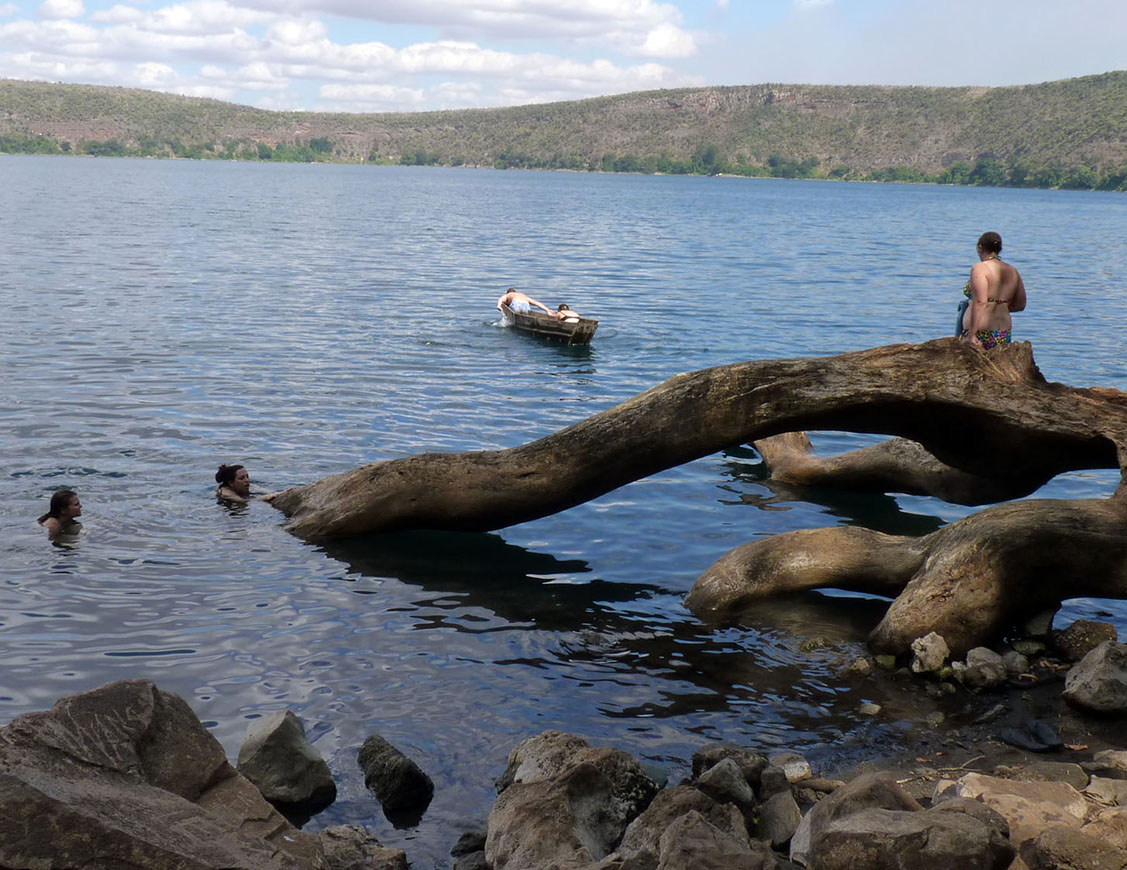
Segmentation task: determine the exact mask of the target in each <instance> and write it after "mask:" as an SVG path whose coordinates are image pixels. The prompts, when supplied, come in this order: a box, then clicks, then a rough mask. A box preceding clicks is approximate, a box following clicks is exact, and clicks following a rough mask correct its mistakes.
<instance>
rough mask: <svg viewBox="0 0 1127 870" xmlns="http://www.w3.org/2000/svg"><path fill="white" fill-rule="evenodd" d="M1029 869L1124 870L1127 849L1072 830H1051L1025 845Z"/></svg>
mask: <svg viewBox="0 0 1127 870" xmlns="http://www.w3.org/2000/svg"><path fill="white" fill-rule="evenodd" d="M1021 859H1022V860H1023V861H1024V862H1025V863H1026V866H1028V867H1029V870H1124V868H1125V867H1127V850H1124V849H1117V848H1116V847H1115V846H1112V845H1110V844H1108V843H1105V842H1102V841H1101V840H1098V839H1096V838H1095V837H1091V836H1089V835H1087V834H1085V833H1082V832H1081V831H1076V830H1073V829H1072V828H1049V829H1047V830H1045V831H1043V832H1042V833H1040V834H1039V835H1038V836H1036V837H1034V838H1032V839H1029V840H1026V841H1025V842H1024V843H1022V844H1021Z"/></svg>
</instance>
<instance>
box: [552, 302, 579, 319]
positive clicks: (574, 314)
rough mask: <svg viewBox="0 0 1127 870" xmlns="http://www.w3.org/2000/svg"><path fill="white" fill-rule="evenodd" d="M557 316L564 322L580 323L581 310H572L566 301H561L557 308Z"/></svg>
mask: <svg viewBox="0 0 1127 870" xmlns="http://www.w3.org/2000/svg"><path fill="white" fill-rule="evenodd" d="M556 318H557V319H558V320H562V321H563V322H564V323H578V322H579V312H578V311H574V310H572V308H571V307H570V306H569V305H568V304H567V303H566V302H561V303H560V304H559V307H558V308H556Z"/></svg>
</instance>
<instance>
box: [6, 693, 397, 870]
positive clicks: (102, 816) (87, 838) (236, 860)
mask: <svg viewBox="0 0 1127 870" xmlns="http://www.w3.org/2000/svg"><path fill="white" fill-rule="evenodd" d="M332 830H333V833H329V832H327V831H326V832H322V833H321V834H320V835H313V834H308V833H305V832H303V831H300V830H298V829H297V828H295V827H294V826H293V825H291V824H290V823H289V822H287V821H286V820H285V819H284V818H283V817H282V816H281V815H280V814H279V813H278V811H277V810H275V809H274V808H273V807H272V806H270V804H269V803H267V802H266V800H265V799H264V798H263V797H262V795H261V794H260V793H259V791H258V789H257V788H256V787H255V786H254V785H253V784H252V783H251V782H250V781H249V780H248V779H246V778H245V777H243V776H242V775H240V774H239V773H237V772H236V771H235V769H234V768H233V767H231V765H230V764H229V763H228V761H227V758H226V756H225V755H224V753H223V747H221V746H220V745H219V742H218V741H217V740H216V739H215V738H214V737H213V736H212V735H211V734H210V733H208V731H207V729H206V728H204V726H203V724H202V723H201V722H200V720H199V719H198V718H196V715H195V714H194V713H193V712H192V710H191V708H190V707H189V706H188V705H187V703H185V702H184V700H183V699H182V698H180V697H178V696H177V695H173V694H171V693H169V692H164V691H161V690H160V689H158V688H157V687H156V686H155V685H154V684H153V683H152V682H150V681H148V680H123V681H121V682H116V683H110V684H109V685H106V686H102V687H100V688H98V689H93V690H91V691H88V692H82V693H80V694H77V695H70V696H67V697H64V698H61V699H60V700H59V701H58V702H56V704H55V705H54V707H52V708H51V709H50V710H47V711H45V712H41V713H29V714H26V715H24V716H20V717H18V718H16V719H15V720H13V721H12V722H11V723H9V724H8V725H7V726H5V727H4V728H3V729H0V867H35V868H37V870H55V868H58V870H63V868H73V867H89V866H93V865H92V863H91V861H92V857H93V856H97V860H98V861H99V862H100V863H99V866H103V867H114V868H116V870H129V868H138V870H141V868H144V870H184V868H191V870H220V868H222V870H243V868H245V870H345V868H350V867H352V866H360V865H362V866H364V867H366V868H370V870H403V868H405V867H406V859H405V856H404V854H403V852H402V851H400V850H399V849H385V848H383V847H381V846H380V845H379V843H378V841H376V840H375V839H374V838H372V837H370V836H369V835H367V834H366V832H363V831H360V830H359V829H347V831H346V830H344V829H332Z"/></svg>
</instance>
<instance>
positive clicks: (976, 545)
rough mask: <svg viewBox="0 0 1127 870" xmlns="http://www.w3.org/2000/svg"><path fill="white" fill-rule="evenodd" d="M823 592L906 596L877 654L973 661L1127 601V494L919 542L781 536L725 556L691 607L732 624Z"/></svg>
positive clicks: (1026, 505)
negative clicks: (1018, 635)
mask: <svg viewBox="0 0 1127 870" xmlns="http://www.w3.org/2000/svg"><path fill="white" fill-rule="evenodd" d="M823 587H833V588H837V589H845V590H852V591H858V592H870V593H877V594H884V595H889V596H896V598H895V600H894V601H893V602H892V604H891V605H890V606H889V608H888V611H887V613H886V614H885V616H884V618H883V619H882V620H881V622H880V624H879V625H878V626H877V627H876V628H875V629H874V630H873V632H872V634H871V635H870V637H869V642H870V644H871V645H872V646H873V647H874V648H875V649H877V650H881V651H886V652H894V653H905V652H907V651H908V648H909V646H910V645H911V642H912V641H913V640H914V639H915V638H917V637H921V636H923V635H925V634H927V633H928V632H930V631H935V632H938V633H939V634H941V635H942V636H943V637H944V639H945V640H946V641H947V643H948V645H949V646H950V647H951V649H952V651H953V652H965V651H966V650H967V649H969V648H971V647H974V646H978V645H980V644H983V643H986V642H988V641H990V640H991V639H993V638H994V637H995V636H997V635H998V634H999V633H1001V632H1002V631H1004V630H1005V629H1006V628H1007V627H1009V626H1010V625H1012V624H1014V623H1015V622H1017V621H1019V620H1021V619H1024V618H1025V617H1027V616H1030V615H1032V614H1035V613H1037V612H1039V611H1042V610H1045V609H1047V608H1051V607H1055V606H1058V605H1059V604H1060V602H1061V601H1062V600H1063V599H1065V598H1076V597H1082V596H1092V597H1099V598H1127V491H1125V490H1124V488H1122V487H1121V488H1120V490H1119V492H1118V494H1117V495H1116V496H1115V497H1113V498H1109V499H1104V500H1095V499H1084V500H1076V501H1061V500H1048V499H1044V500H1038V501H1020V502H1014V503H1012V504H1006V505H999V506H997V507H993V508H988V509H986V510H984V511H980V512H979V513H977V514H974V515H972V516H969V517H966V518H964V519H961V520H959V521H957V522H954V523H951V524H950V525H948V526H945V527H943V528H942V529H939V530H938V531H936V532H933V533H931V534H930V535H926V536H924V537H921V538H904V537H897V536H893V535H884V534H881V533H880V532H873V531H870V530H868V529H861V528H854V527H845V526H835V527H832V528H825V529H813V530H808V531H799V532H788V533H785V534H781V535H774V536H772V537H769V538H764V539H762V540H758V541H755V542H753V543H750V544H744V545H743V546H741V547H736V548H735V549H734V550H730V551H729V552H728V553H726V554H724V556H722V557H721V558H720V559H719V560H717V561H716V562H715V563H714V564H713V565H712V566H711V567H709V569H708V570H707V571H705V572H704V573H703V574H702V575H701V576H700V577H699V578H698V579H697V581H696V583H695V584H694V585H693V588H692V590H691V591H690V592H689V595H688V597H687V598H686V601H685V603H686V606H687V607H688V608H689V609H690V610H692V611H693V612H694V613H695V614H697V615H698V616H702V617H712V618H730V617H732V616H735V615H738V614H741V613H748V612H751V611H753V610H754V608H755V606H756V603H757V602H760V601H763V600H764V599H766V598H769V597H772V596H777V595H781V594H785V593H788V592H796V591H799V590H806V589H815V588H823Z"/></svg>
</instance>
